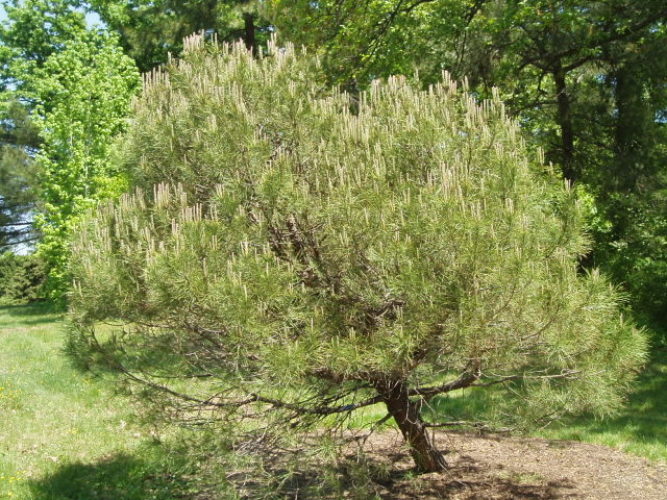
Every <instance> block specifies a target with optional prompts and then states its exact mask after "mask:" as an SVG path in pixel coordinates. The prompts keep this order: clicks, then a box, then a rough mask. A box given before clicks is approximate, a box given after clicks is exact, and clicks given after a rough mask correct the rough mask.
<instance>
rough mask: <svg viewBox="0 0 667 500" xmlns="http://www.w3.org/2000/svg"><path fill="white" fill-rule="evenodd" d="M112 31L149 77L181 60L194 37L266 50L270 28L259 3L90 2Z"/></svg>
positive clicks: (235, 0)
mask: <svg viewBox="0 0 667 500" xmlns="http://www.w3.org/2000/svg"><path fill="white" fill-rule="evenodd" d="M89 3H90V6H91V8H92V9H93V11H95V12H97V13H99V15H100V16H101V18H102V19H103V20H104V22H105V23H106V24H107V26H109V28H110V29H111V30H113V31H115V32H117V33H118V34H119V35H120V39H121V43H122V45H123V47H124V48H125V50H126V53H127V54H128V55H130V56H131V57H132V58H133V59H134V60H135V62H136V63H137V66H138V67H139V68H140V69H141V70H142V71H149V70H151V69H153V68H155V67H157V66H158V65H160V64H163V63H165V62H166V61H167V59H168V57H169V54H172V55H178V54H180V52H181V50H182V49H183V39H184V38H185V37H186V36H189V35H191V34H192V33H200V32H206V33H207V36H211V35H213V34H215V36H216V37H217V38H218V39H219V40H229V41H236V40H238V39H239V38H243V39H244V40H245V42H246V44H247V46H249V47H250V46H252V47H255V48H256V47H258V46H259V45H260V44H261V45H265V44H266V41H267V36H268V30H267V27H268V26H267V23H266V21H265V20H263V19H262V18H261V17H260V16H259V15H258V12H257V4H260V3H261V2H258V1H256V0H232V1H230V0H207V1H205V2H202V1H201V0H157V1H156V0H138V1H133V2H127V1H125V0H91V1H90V2H89Z"/></svg>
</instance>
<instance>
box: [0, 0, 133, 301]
mask: <svg viewBox="0 0 667 500" xmlns="http://www.w3.org/2000/svg"><path fill="white" fill-rule="evenodd" d="M5 9H6V12H7V20H6V21H5V23H4V26H3V28H2V31H1V32H0V41H1V42H2V51H0V54H1V55H2V60H3V70H2V78H3V83H4V84H5V95H6V96H7V97H6V98H7V99H12V100H13V101H12V102H14V103H15V106H18V107H22V111H21V113H22V114H21V116H25V117H27V116H29V117H30V122H31V123H33V124H34V125H33V129H34V130H36V131H37V134H36V135H37V136H38V137H34V136H35V134H34V133H33V137H32V139H31V141H32V143H31V144H20V143H18V142H17V141H14V144H13V145H12V146H11V148H10V151H12V152H13V153H14V156H13V157H12V158H13V160H12V161H13V162H14V163H13V165H12V166H11V168H9V167H8V169H9V170H8V171H9V172H11V177H12V179H13V183H14V185H15V184H16V183H24V184H25V182H24V181H23V179H25V178H26V176H27V175H28V174H29V173H30V175H32V177H33V178H36V180H37V182H36V188H34V189H32V190H29V189H27V188H24V189H22V190H21V191H19V192H21V193H25V194H26V196H27V195H28V194H29V193H32V194H33V197H34V196H35V194H36V196H37V198H38V199H39V204H38V210H33V211H31V214H30V217H29V220H23V219H21V222H20V223H21V224H25V225H26V227H27V226H29V225H32V222H33V221H34V222H35V226H36V228H37V229H38V230H39V232H40V233H41V235H42V239H41V241H40V243H39V246H38V251H39V253H40V255H41V257H42V258H43V259H44V262H45V264H46V265H47V266H48V269H49V273H50V280H49V285H50V287H51V289H52V291H53V293H54V294H55V295H56V296H62V294H63V293H64V291H65V290H66V288H67V283H68V281H69V280H68V278H67V271H66V269H67V259H68V250H67V248H68V244H69V243H68V241H69V240H68V238H69V235H70V230H71V227H72V225H73V224H74V223H75V221H76V219H77V217H79V216H80V215H81V214H82V212H83V211H84V210H85V207H87V206H89V205H90V204H91V203H93V202H94V201H95V200H99V199H104V198H106V197H110V196H113V195H116V194H119V193H120V192H122V190H123V188H124V185H125V184H124V182H123V180H122V173H120V172H118V171H115V170H112V169H110V167H109V166H108V157H109V154H110V144H111V142H112V140H113V138H114V136H115V135H116V134H117V133H118V132H119V131H120V130H122V128H123V126H124V123H125V118H126V116H127V113H128V110H129V101H130V99H131V97H132V96H133V94H134V92H135V89H136V88H137V85H138V78H139V77H138V72H137V70H136V66H135V65H134V63H133V62H132V60H131V59H130V58H128V57H127V56H125V55H124V54H123V52H122V49H121V48H120V46H119V44H118V41H117V39H116V38H115V37H114V36H113V35H109V34H106V33H105V32H104V31H103V30H99V29H98V28H88V27H87V25H86V21H85V16H84V13H83V11H82V10H81V4H80V2H77V1H70V0H29V1H27V2H18V1H12V2H6V3H5ZM6 123H7V127H9V128H11V129H12V130H19V128H17V127H18V125H20V122H19V121H17V120H16V119H10V120H8V121H7V122H6ZM24 142H25V141H24ZM17 154H18V155H19V157H20V158H19V159H18V160H17V159H16V155H17ZM28 164H30V165H31V166H32V167H31V170H30V171H28V168H27V165H28ZM24 215H25V213H24Z"/></svg>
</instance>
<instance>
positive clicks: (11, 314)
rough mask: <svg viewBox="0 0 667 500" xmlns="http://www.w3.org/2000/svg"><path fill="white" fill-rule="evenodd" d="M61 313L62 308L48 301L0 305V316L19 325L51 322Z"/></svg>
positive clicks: (60, 315)
mask: <svg viewBox="0 0 667 500" xmlns="http://www.w3.org/2000/svg"><path fill="white" fill-rule="evenodd" d="M62 313H63V311H62V309H60V308H58V307H57V306H54V305H53V304H51V303H50V302H34V303H31V304H21V305H3V306H0V316H7V317H8V318H10V321H12V322H15V323H20V325H21V326H38V325H47V324H53V323H54V322H55V321H57V320H59V319H60V318H61V317H62Z"/></svg>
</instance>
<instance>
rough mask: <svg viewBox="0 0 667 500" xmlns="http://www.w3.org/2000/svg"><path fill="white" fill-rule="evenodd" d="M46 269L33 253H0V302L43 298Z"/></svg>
mask: <svg viewBox="0 0 667 500" xmlns="http://www.w3.org/2000/svg"><path fill="white" fill-rule="evenodd" d="M45 279H46V269H45V267H44V264H43V263H42V262H41V260H40V259H39V258H37V257H36V256H34V255H15V254H13V253H9V252H5V253H2V254H0V303H3V304H7V303H16V302H24V301H31V300H36V299H40V298H43V295H42V293H43V285H44V280H45Z"/></svg>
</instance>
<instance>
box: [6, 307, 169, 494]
mask: <svg viewBox="0 0 667 500" xmlns="http://www.w3.org/2000/svg"><path fill="white" fill-rule="evenodd" d="M63 337H64V329H63V325H62V320H61V317H60V316H59V315H58V314H54V313H52V312H50V311H49V310H48V309H47V308H45V307H44V306H34V305H33V306H2V307H0V421H1V422H2V423H1V424H0V498H2V499H26V500H27V499H31V500H33V499H34V500H47V499H48V500H60V499H77V500H93V499H109V500H111V499H114V500H115V499H118V500H120V499H136V500H139V499H148V498H170V497H169V495H168V491H167V490H168V488H169V487H168V485H167V484H166V482H165V481H163V480H162V479H164V478H161V477H160V476H159V475H156V474H152V470H153V469H155V468H160V467H161V465H165V466H166V465H168V464H166V463H165V462H166V461H167V460H168V457H163V456H161V454H160V449H159V447H158V446H156V445H152V446H151V445H150V442H151V439H150V438H149V437H147V436H146V435H145V432H144V431H142V430H141V428H139V427H137V426H134V425H132V424H131V423H129V422H131V408H129V405H128V404H127V401H126V400H124V398H123V397H121V396H118V395H117V394H114V388H113V385H112V382H111V381H105V380H101V379H99V378H91V377H86V376H84V375H82V374H81V373H79V372H77V371H76V370H75V369H73V368H72V367H71V365H70V363H69V361H68V359H67V358H66V357H65V355H64V354H63V352H62V346H63Z"/></svg>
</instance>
